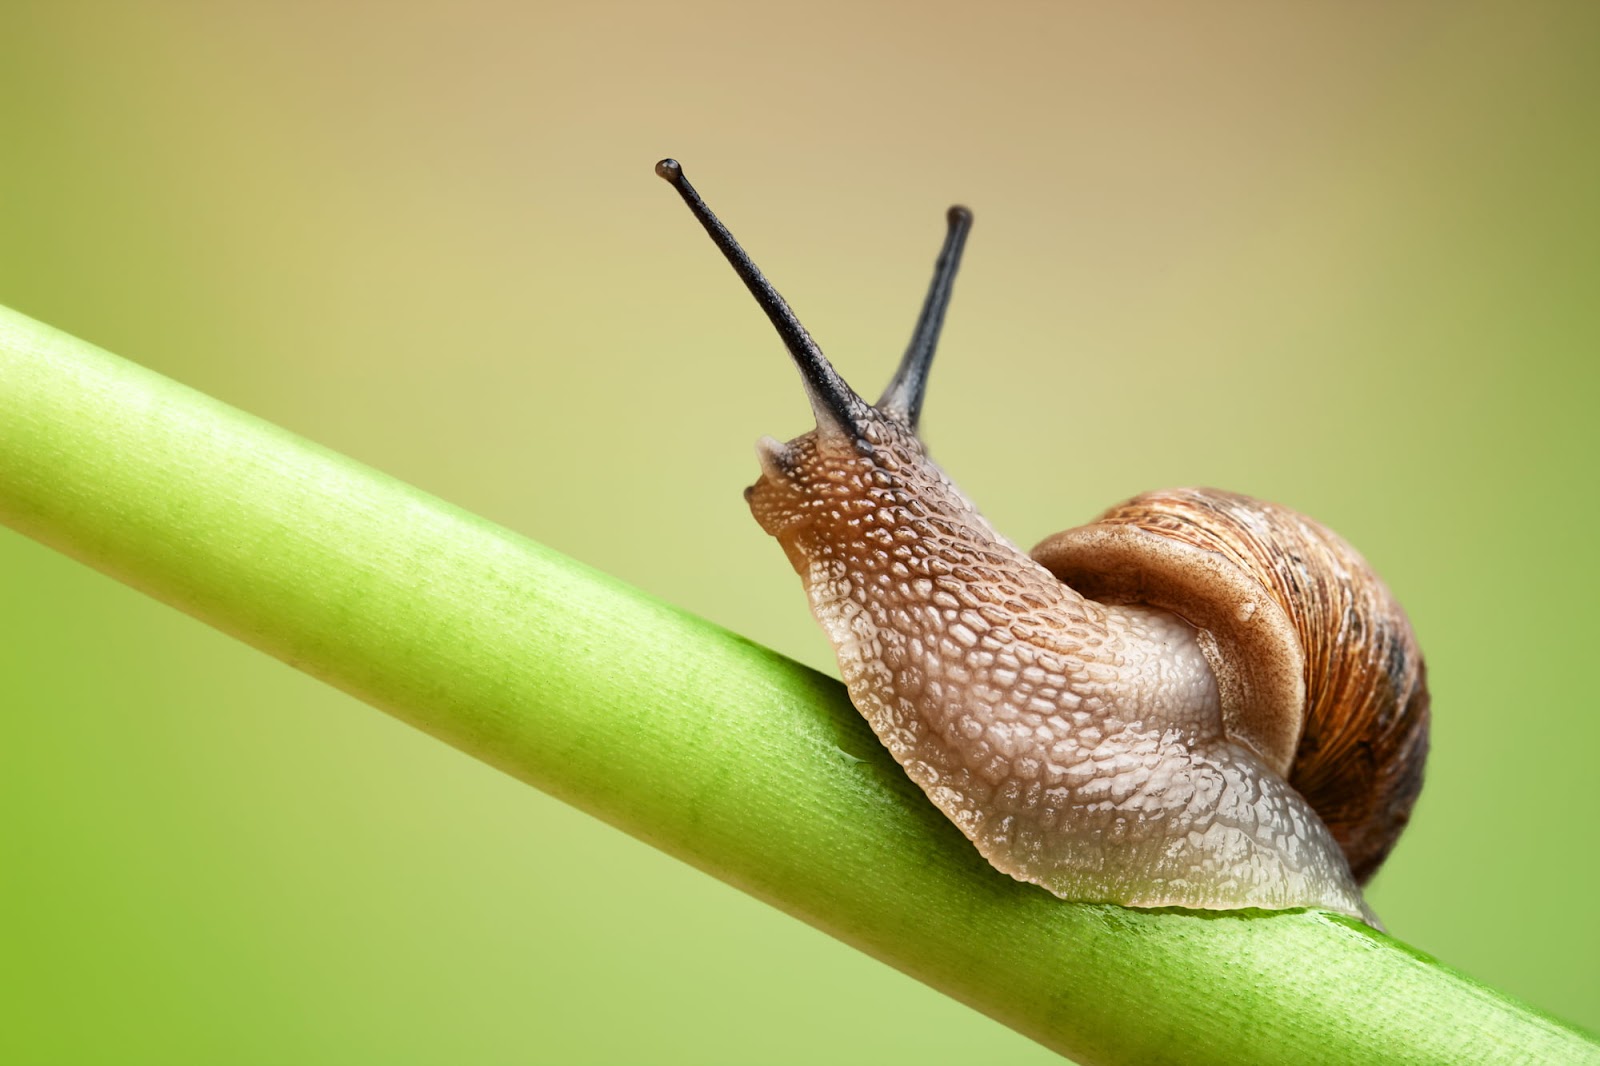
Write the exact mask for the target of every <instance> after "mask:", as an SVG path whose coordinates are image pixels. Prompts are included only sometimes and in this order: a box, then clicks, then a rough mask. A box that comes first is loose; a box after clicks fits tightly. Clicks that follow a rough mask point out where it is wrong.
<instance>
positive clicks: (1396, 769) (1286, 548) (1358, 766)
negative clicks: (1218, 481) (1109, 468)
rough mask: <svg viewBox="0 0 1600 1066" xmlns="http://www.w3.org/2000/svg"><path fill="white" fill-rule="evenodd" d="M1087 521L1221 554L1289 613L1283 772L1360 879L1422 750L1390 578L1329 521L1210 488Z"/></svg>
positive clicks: (1409, 645)
mask: <svg viewBox="0 0 1600 1066" xmlns="http://www.w3.org/2000/svg"><path fill="white" fill-rule="evenodd" d="M1095 523H1096V524H1097V525H1106V524H1115V525H1134V526H1138V527H1139V528H1141V529H1145V530H1148V531H1150V532H1152V533H1158V534H1160V535H1162V536H1164V537H1170V538H1175V539H1178V540H1182V541H1185V542H1187V543H1190V544H1192V545H1194V546H1195V547H1198V548H1203V549H1205V550H1207V551H1213V552H1218V553H1220V554H1221V555H1223V556H1224V557H1226V558H1227V559H1228V560H1230V561H1231V562H1233V563H1234V564H1235V565H1237V566H1239V567H1240V568H1242V569H1244V570H1246V571H1248V572H1249V573H1250V574H1252V575H1253V576H1254V577H1255V579H1256V580H1257V581H1259V582H1261V583H1262V584H1263V585H1264V586H1265V587H1266V589H1267V591H1268V592H1269V593H1270V594H1271V595H1272V597H1273V598H1274V599H1275V600H1277V602H1278V603H1279V605H1281V606H1282V607H1283V608H1284V610H1285V611H1286V612H1288V615H1289V619H1290V621H1291V622H1292V623H1293V625H1294V628H1295V630H1296V632H1297V633H1298V634H1299V636H1300V642H1301V646H1302V647H1303V648H1304V650H1305V657H1306V724H1305V729H1304V732H1303V733H1302V734H1301V737H1300V746H1299V749H1298V750H1297V751H1296V753H1295V759H1294V770H1293V772H1292V773H1291V775H1290V777H1289V782H1290V784H1292V785H1294V787H1295V788H1296V789H1297V790H1298V791H1299V792H1300V793H1301V794H1302V795H1303V796H1305V798H1306V799H1307V800H1308V801H1309V802H1310V804H1311V806H1312V807H1313V808H1314V809H1315V810H1316V811H1317V813H1318V814H1319V815H1320V816H1321V818H1322V820H1323V822H1324V823H1326V824H1327V826H1328V828H1329V829H1330V830H1331V831H1332V832H1333V836H1334V839H1335V840H1337V841H1338V842H1339V845H1340V847H1341V848H1342V849H1343V850H1344V853H1345V856H1346V858H1347V859H1348V860H1349V862H1350V868H1351V870H1352V871H1353V872H1354V873H1355V876H1356V880H1357V881H1358V882H1359V883H1361V884H1365V883H1366V882H1367V880H1368V879H1369V878H1371V876H1372V875H1373V873H1375V872H1376V871H1377V869H1378V866H1379V865H1380V864H1381V863H1382V862H1383V860H1384V858H1385V857H1387V856H1388V854H1389V850H1390V848H1392V847H1393V846H1394V843H1395V840H1396V839H1397V838H1398V837H1399V836H1400V832H1401V830H1403V829H1404V828H1405V827H1406V823H1407V822H1408V821H1410V818H1411V808H1412V806H1413V805H1414V804H1415V803H1416V801H1417V795H1418V793H1419V792H1421V790H1422V768H1423V764H1424V762H1425V761H1426V758H1427V752H1428V724H1429V700H1428V685H1427V671H1426V668H1425V666H1424V664H1423V659H1422V653H1421V651H1420V650H1418V648H1417V643H1416V638H1415V637H1414V636H1413V634H1412V630H1411V623H1410V622H1409V621H1408V620H1407V619H1406V614H1405V611H1404V610H1402V609H1401V607H1400V605H1399V603H1397V602H1396V601H1395V599H1394V596H1393V595H1392V594H1391V593H1390V592H1389V589H1388V587H1387V586H1385V585H1384V583H1383V582H1382V581H1381V580H1379V578H1378V576H1377V574H1375V573H1373V571H1372V569H1371V567H1370V566H1369V565H1368V564H1367V561H1366V560H1365V559H1363V558H1362V557H1361V555H1360V554H1359V553H1358V552H1357V551H1356V550H1355V549H1354V548H1352V547H1351V546H1350V545H1349V543H1347V542H1346V541H1345V540H1344V539H1343V538H1342V537H1340V536H1339V535H1338V534H1336V533H1334V532H1333V531H1332V530H1330V529H1328V528H1327V527H1326V526H1323V525H1321V524H1319V523H1317V522H1314V521H1312V520H1311V519H1309V518H1307V517H1305V516H1304V515H1302V514H1299V513H1297V512H1295V511H1292V510H1290V509H1289V508H1287V507H1281V506H1278V505H1277V504H1273V503H1267V502H1265V501H1262V500H1256V499H1251V498H1250V497H1248V496H1241V495H1239V494H1237V493H1232V492H1223V491H1221V490H1219V489H1168V490H1164V491H1161V492H1147V493H1144V494H1143V495H1140V496H1136V497H1134V498H1133V499H1131V500H1129V501H1128V502H1126V503H1124V504H1120V505H1118V506H1116V507H1113V508H1112V509H1111V510H1109V511H1107V512H1106V513H1105V514H1103V515H1101V516H1100V517H1099V518H1098V519H1096V520H1095Z"/></svg>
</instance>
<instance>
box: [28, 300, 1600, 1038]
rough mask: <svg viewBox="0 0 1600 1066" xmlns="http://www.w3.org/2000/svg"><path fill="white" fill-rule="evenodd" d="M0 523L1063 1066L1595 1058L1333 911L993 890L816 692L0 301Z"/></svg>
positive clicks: (785, 671) (495, 533) (983, 869)
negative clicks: (1122, 903) (645, 845)
mask: <svg viewBox="0 0 1600 1066" xmlns="http://www.w3.org/2000/svg"><path fill="white" fill-rule="evenodd" d="M0 519H3V520H4V521H6V522H7V523H9V524H10V525H12V526H15V527H16V528H18V529H20V530H22V531H23V532H25V533H27V534H29V535H30V536H33V537H36V538H38V539H39V540H41V541H43V542H45V543H47V544H50V545H53V546H55V547H57V548H59V549H61V550H63V551H66V552H68V553H70V554H72V555H74V556H76V557H77V558H79V559H82V560H84V561H85V562H87V563H89V564H90V565H93V566H95V567H98V568H99V569H101V570H104V571H105V572H107V573H110V574H112V575H114V576H116V577H118V578H120V579H121V580H124V581H127V582H128V583H130V584H132V585H135V586H137V587H139V588H141V589H144V590H145V591H147V592H149V593H150V594H152V595H154V596H157V597H159V598H160V599H162V600H165V601H166V602H168V603H171V604H173V605H174V606H177V607H179V608H181V609H183V610H185V611H188V612H189V613H191V614H193V615H195V616H197V617H199V618H201V619H204V620H205V621H207V622H209V623H211V624H212V625H215V626H218V627H219V628H222V629H224V630H226V631H228V632H230V633H233V634H235V635H237V636H239V637H240V638H241V639H244V640H246V641H249V642H250V643H252V644H254V645H255V646H257V647H259V648H261V649H263V650H265V651H267V652H269V653H271V654H273V655H276V656H278V657H279V658H281V659H283V660H285V661H287V662H289V663H292V664H293V665H295V666H297V667H299V668H301V669H303V670H306V671H308V672H310V673H313V674H315V675H317V676H318V677H322V678H324V679H326V680H328V681H329V682H331V683H333V684H336V685H338V686H339V687H341V688H343V689H345V690H346V691H348V692H351V693H353V694H355V695H357V696H359V697H361V698H362V699H364V700H367V701H369V702H371V703H373V704H375V705H376V706H379V707H381V708H383V709H384V710H387V711H389V712H390V713H392V714H395V715H397V716H399V717H400V718H402V719H404V720H405V721H408V722H410V723H412V724H413V725H416V726H417V727H418V728H421V729H424V730H426V731H428V732H429V733H432V734H433V735H435V736H437V737H440V738H441V739H443V740H446V741H448V742H449V743H451V744H454V745H456V746H458V747H460V748H462V749H463V750H465V751H467V752H470V753H471V754H473V755H475V756H477V757H479V758H481V759H483V760H485V761H487V762H489V763H492V764H493V765H495V766H498V767H500V768H502V769H504V770H506V771H507V772H508V773H511V774H514V775H515V776H517V777H519V778H521V779H523V780H525V781H528V782H529V783H531V784H534V785H536V786H538V787H540V788H543V789H546V790H548V791H550V792H552V793H554V794H556V795H558V796H560V797H562V798H563V799H566V800H567V801H569V802H571V803H574V804H576V805H578V806H580V807H582V808H583V809H585V810H587V811H590V812H592V813H594V814H595V815H597V816H599V817H601V818H604V819H606V820H607V821H609V822H611V823H612V824H614V825H617V826H619V827H621V828H623V829H625V830H627V831H628V832H630V833H633V834H634V835H636V836H639V837H641V838H642V839H644V840H647V841H649V842H650V843H652V844H654V845H656V846H657V847H660V848H663V849H665V850H666V851H668V852H670V853H672V854H674V855H677V856H678V857H680V858H682V859H684V860H686V861H688V862H691V863H693V864H695V865H696V866H699V867H700V868H702V869H704V870H707V871H709V872H710V873H713V874H715V875H716V876H718V877H721V878H723V879H725V880H727V881H729V882H731V883H733V884H736V885H738V886H740V887H741V888H744V889H745V890H747V891H749V892H752V893H754V894H756V895H757V896H759V897H761V898H763V899H766V900H768V901H770V902H772V903H773V904H774V905H776V906H779V907H781V908H783V909H784V910H786V911H788V912H789V913H791V914H794V915H796V916H797V917H800V918H802V919H804V920H806V921H808V922H810V923H812V924H813V925H816V926H818V927H819V928H822V929H824V930H827V931H828V932H830V933H832V934H833V935H835V936H838V937H839V938H841V939H843V940H845V941H847V942H848V943H851V944H854V945H856V946H857V947H859V948H861V949H862V950H864V951H867V952H869V953H871V954H872V955H874V956H876V957H878V958H880V959H882V960H884V961H886V962H888V963H890V964H891V965H893V966H896V967H898V968H900V969H902V970H904V971H906V972H907V973H910V974H912V975H914V976H916V977H918V978H919V979H921V980H923V981H926V982H928V983H930V984H932V985H934V986H935V987H938V988H940V989H943V990H944V991H946V992H948V993H949V994H950V995H952V996H955V997H956V998H958V999H960V1000H963V1001H965V1002H967V1003H970V1004H971V1005H973V1006H975V1007H977V1008H978V1009H980V1010H983V1011H985V1012H987V1013H989V1014H991V1015H992V1016H994V1017H996V1018H998V1019H1000V1020H1002V1021H1004V1022H1006V1023H1007V1024H1009V1025H1012V1026H1014V1027H1015V1028H1017V1029H1019V1030H1020V1031H1022V1032H1024V1033H1027V1034H1029V1035H1030V1036H1033V1037H1034V1038H1036V1039H1038V1040H1040V1041H1042V1042H1043V1043H1045V1044H1047V1045H1049V1046H1051V1047H1053V1048H1056V1049H1058V1050H1060V1051H1062V1052H1063V1053H1066V1054H1069V1055H1072V1056H1075V1057H1077V1058H1079V1059H1081V1060H1082V1061H1085V1062H1165V1061H1182V1062H1212V1061H1215V1062H1234V1063H1238V1062H1285V1061H1293V1062H1341V1063H1359V1062H1392V1061H1396V1060H1405V1061H1416V1062H1466V1061H1472V1062H1488V1061H1510V1060H1513V1059H1515V1060H1518V1061H1528V1060H1535V1061H1551V1062H1585V1061H1600V1048H1597V1047H1596V1045H1594V1044H1593V1043H1591V1042H1590V1041H1589V1040H1588V1039H1587V1038H1585V1037H1584V1036H1583V1035H1582V1034H1580V1033H1578V1032H1576V1031H1574V1030H1572V1029H1570V1028H1567V1027H1565V1026H1563V1025H1561V1024H1560V1023H1557V1022H1554V1021H1552V1020H1550V1019H1548V1018H1546V1017H1544V1016H1542V1015H1540V1014H1539V1013H1537V1012H1535V1011H1533V1010H1530V1009H1529V1008H1527V1007H1525V1006H1523V1005H1521V1004H1518V1003H1516V1002H1514V1001H1512V1000H1509V999H1507V998H1505V997H1503V996H1501V995H1500V994H1498V993H1496V992H1494V991H1492V990H1490V989H1487V988H1484V987H1483V986H1481V985H1478V984H1476V983H1474V982H1473V981H1471V980H1469V979H1467V978H1465V977H1462V976H1461V975H1459V974H1457V973H1455V972H1454V971H1451V970H1449V969H1448V968H1446V967H1443V966H1441V965H1439V964H1437V963H1435V962H1433V961H1431V960H1429V959H1426V958H1424V957H1422V956H1420V955H1418V954H1417V953H1415V952H1414V951H1411V950H1410V949H1408V948H1405V947H1404V946H1403V945H1400V944H1398V943H1397V942H1395V941H1392V940H1389V939H1388V938H1386V937H1384V936H1381V935H1379V934H1376V933H1373V932H1371V931H1369V930H1367V929H1365V928H1363V927H1361V926H1360V925H1359V923H1356V922H1354V921H1350V920H1344V919H1339V918H1334V917H1331V916H1328V915H1325V914H1321V913H1316V912H1302V913H1286V914H1278V915H1271V916H1265V915H1256V916H1241V915H1225V916H1219V915H1205V916H1202V915H1195V914H1187V913H1164V912H1141V911H1130V910H1124V909H1121V908H1118V907H1112V906H1088V905H1073V904H1064V903H1062V902H1061V901H1059V900H1057V899H1055V898H1054V897H1052V896H1050V895H1048V894H1047V893H1045V892H1043V891H1041V890H1039V889H1037V888H1033V887H1030V886H1026V885H1022V884H1018V883H1016V882H1013V881H1010V880H1008V879H1006V878H1004V877H1001V876H999V875H997V874H995V873H994V872H993V871H992V870H990V869H989V868H988V867H987V866H986V865H985V864H984V863H983V862H982V860H981V859H979V858H978V856H977V855H976V853H975V852H974V851H973V849H972V847H971V846H970V845H969V844H968V843H967V842H966V841H965V840H964V839H963V838H962V837H961V836H960V834H959V833H958V832H957V831H956V830H955V829H954V827H952V826H951V825H949V824H948V823H947V822H946V821H945V820H944V818H943V817H942V816H941V815H939V814H938V812H936V811H935V810H934V809H933V808H932V807H931V806H930V805H928V804H927V803H926V801H925V800H924V799H923V798H922V796H921V795H920V794H919V793H918V792H917V791H916V790H915V788H913V787H912V786H911V785H910V783H909V782H907V781H906V779H905V778H904V776H903V775H902V774H901V773H900V771H899V769H898V768H897V767H895V766H894V764H893V763H892V762H891V761H890V760H889V759H888V757H887V755H886V754H885V753H884V752H883V751H882V750H881V749H880V748H879V746H878V744H877V742H876V740H874V739H873V737H872V736H871V735H870V733H869V732H868V730H867V728H866V726H865V724H864V723H863V722H862V721H861V720H860V719H859V717H858V716H857V715H856V713H855V712H854V711H853V710H852V709H851V708H850V706H849V704H848V703H847V702H846V701H845V699H844V695H843V691H842V689H841V688H840V687H839V685H838V684H837V683H835V682H833V681H830V680H827V679H825V678H823V677H821V676H820V675H817V674H815V673H813V672H811V671H809V670H807V669H805V668H803V667H800V666H798V665H796V664H795V663H792V662H789V661H788V660H786V659H784V658H782V657H781V656H779V655H777V654H775V653H773V652H770V651H767V650H765V649H763V648H759V647H756V646H755V645H752V644H750V643H749V642H748V641H745V640H742V639H741V638H739V637H737V636H735V635H733V634H731V633H728V632H725V631H723V630H721V629H718V628H717V627H715V626H713V625H711V624H709V623H707V622H704V621H702V620H700V619H697V618H693V617H691V616H689V615H686V614H684V613H682V612H680V611H677V610H674V609H672V608H670V607H668V606H666V605H664V604H661V603H658V602H656V601H655V600H652V599H650V598H649V597H647V596H645V595H643V594H641V593H639V592H637V591H635V590H632V589H629V588H627V587H625V586H623V585H621V584H619V583H618V582H616V581H614V580H612V579H610V578H608V577H606V576H605V575H603V574H597V573H595V572H593V571H591V570H588V569H587V568H585V567H583V566H582V565H580V564H578V563H575V562H572V561H571V560H568V559H565V558H563V557H561V556H559V555H556V554H555V553H553V552H550V551H548V550H547V549H544V548H541V547H539V546H538V545H536V544H532V543H529V542H528V541H526V540H524V539H522V538H521V537H518V536H516V535H515V534H512V533H509V532H507V531H505V530H502V529H499V528H497V527H495V526H493V525H491V524H490V523H487V522H485V521H483V520H481V519H477V518H474V517H472V516H471V515H468V514H464V513H462V512H461V511H459V510H457V509H456V508H453V507H451V506H449V505H448V504H445V503H442V502H440V501H439V500H436V499H433V498H431V497H429V496H427V495H425V494H423V493H421V492H418V491H417V490H415V489H412V488H410V487H408V486H406V485H403V484H400V483H399V482H396V481H394V480H393V479H391V478H388V477H385V476H384V475H382V474H379V473H376V472H374V471H372V470H368V469H366V468H364V467H362V466H360V465H359V464H357V463H354V462H351V461H350V460H348V459H345V458H342V457H340V456H338V455H335V454H332V453H330V452H328V451H326V450H325V449H322V448H319V447H317V446H315V445H312V444H309V443H307V442H305V441H303V440H300V439H298V438H296V437H294V436H292V435H290V434H288V433H286V432H284V431H282V430H279V429H276V428H274V427H272V426H270V425H267V424H266V423H263V422H261V421H259V420H257V419H255V418H252V417H250V416H248V415H245V414H242V413H240V412H238V411H236V410H233V409H231V408H229V407H227V406H225V405H223V404H220V403H218V402H216V401H214V400H211V399H208V398H206V397H204V396H201V395H199V394H198V393H195V392H193V391H192V390H190V389H187V388H185V387H183V386H181V385H178V384H176V383H174V382H171V381H168V380H166V379H163V378H161V377H160V376H158V375H155V374H152V373H150V372H148V371H145V370H143V369H140V368H138V367H136V366H133V365H131V364H129V363H126V362H124V361H122V360H120V359H117V358H116V357H115V356H111V355H108V354H106V353H105V352H102V351H99V350H98V349H96V348H94V347H93V346H91V345H89V344H86V343H84V342H82V341H79V340H76V339H74V338H72V337H68V336H66V335H64V334H61V333H59V332H57V331H55V330H52V329H50V328H49V327H47V326H43V325H41V324H39V323H37V322H34V321H32V320H30V319H27V318H25V317H23V316H21V315H17V314H15V313H14V312H9V311H4V310H3V309H0ZM646 905H647V903H646ZM889 1024H892V1023H889ZM899 1024H914V1021H910V1020H907V1021H902V1022H900V1023H899Z"/></svg>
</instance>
